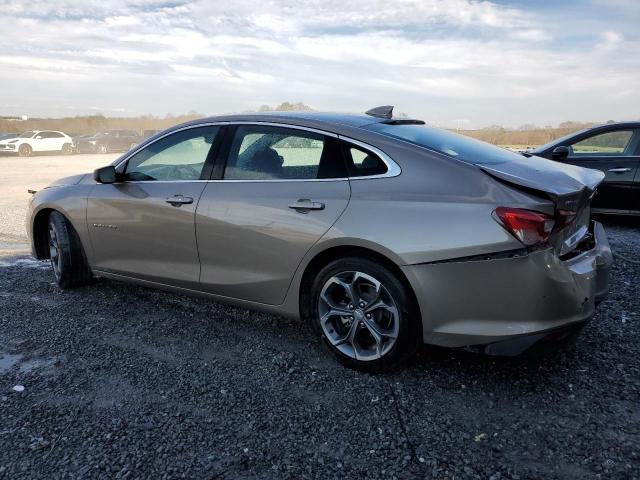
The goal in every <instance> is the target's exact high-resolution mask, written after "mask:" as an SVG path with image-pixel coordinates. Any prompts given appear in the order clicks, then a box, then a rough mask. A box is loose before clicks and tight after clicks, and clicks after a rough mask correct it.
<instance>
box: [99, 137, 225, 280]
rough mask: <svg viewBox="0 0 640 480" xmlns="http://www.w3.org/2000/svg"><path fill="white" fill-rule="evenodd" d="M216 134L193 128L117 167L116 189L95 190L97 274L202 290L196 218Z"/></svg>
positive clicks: (102, 187) (156, 143)
mask: <svg viewBox="0 0 640 480" xmlns="http://www.w3.org/2000/svg"><path fill="white" fill-rule="evenodd" d="M219 130H220V127H218V126H213V125H210V126H194V127H189V128H185V129H182V130H179V131H177V132H174V133H171V134H169V135H167V136H164V137H161V138H160V139H158V140H156V141H154V142H153V143H151V144H149V145H148V146H146V147H145V148H144V149H142V150H140V151H139V152H137V153H136V154H135V155H133V156H131V157H130V158H129V159H128V160H126V161H124V162H123V163H121V164H120V165H119V166H118V168H117V169H116V170H117V171H118V181H117V182H116V183H113V184H97V185H96V186H95V187H93V189H92V190H91V193H90V195H89V198H88V203H87V224H88V229H89V232H90V239H91V246H92V258H91V263H92V267H93V268H94V269H95V270H97V271H104V272H109V273H116V274H122V275H127V276H131V277H135V278H141V279H144V280H149V281H153V282H159V283H163V284H170V285H176V286H180V287H184V288H197V286H198V282H199V276H200V263H199V260H198V251H197V247H196V236H195V218H194V217H195V211H196V206H197V204H198V200H199V198H200V195H201V194H202V190H203V189H204V186H205V184H206V179H207V178H208V177H209V174H210V165H211V161H212V157H211V155H212V154H213V153H212V152H213V150H214V148H215V145H216V142H215V140H216V139H217V138H218V133H219Z"/></svg>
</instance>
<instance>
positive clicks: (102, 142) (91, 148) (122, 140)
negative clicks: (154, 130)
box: [74, 130, 143, 153]
mask: <svg viewBox="0 0 640 480" xmlns="http://www.w3.org/2000/svg"><path fill="white" fill-rule="evenodd" d="M142 140H143V138H142V136H141V135H140V134H138V133H137V132H135V131H133V130H105V131H103V132H99V133H96V134H95V135H92V136H88V137H78V138H76V139H74V143H75V150H76V152H78V153H109V152H126V151H127V150H130V149H131V148H133V147H135V146H136V145H138V144H139V143H140V142H141V141H142Z"/></svg>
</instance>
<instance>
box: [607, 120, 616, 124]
mask: <svg viewBox="0 0 640 480" xmlns="http://www.w3.org/2000/svg"><path fill="white" fill-rule="evenodd" d="M612 123H616V121H615V120H607V125H611V124H612Z"/></svg>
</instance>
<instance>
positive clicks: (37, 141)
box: [0, 130, 73, 157]
mask: <svg viewBox="0 0 640 480" xmlns="http://www.w3.org/2000/svg"><path fill="white" fill-rule="evenodd" d="M34 152H60V153H63V154H65V155H70V154H72V153H73V140H72V139H71V137H70V136H69V135H67V134H66V133H62V132H56V131H53V130H31V131H29V132H24V133H21V134H20V135H16V136H13V137H10V138H5V139H3V140H0V153H16V154H18V155H20V156H21V157H29V156H31V154H33V153H34Z"/></svg>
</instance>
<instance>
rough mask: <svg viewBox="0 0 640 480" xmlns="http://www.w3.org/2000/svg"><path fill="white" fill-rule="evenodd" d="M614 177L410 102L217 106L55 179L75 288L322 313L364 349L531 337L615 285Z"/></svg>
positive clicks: (395, 351) (42, 251)
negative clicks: (513, 146)
mask: <svg viewBox="0 0 640 480" xmlns="http://www.w3.org/2000/svg"><path fill="white" fill-rule="evenodd" d="M603 177H604V175H603V174H602V173H601V172H598V171H595V170H589V169H584V168H580V167H577V166H572V165H562V164H558V163H556V162H553V161H550V160H546V159H542V158H537V157H532V158H524V157H522V156H521V155H518V154H516V153H512V152H509V151H507V150H503V149H501V148H498V147H494V146H491V145H488V144H486V143H483V142H479V141H476V140H473V139H470V138H466V137H463V136H460V135H457V134H454V133H451V132H448V131H445V130H440V129H437V128H433V127H430V126H427V125H425V123H424V122H423V121H420V120H409V119H404V118H403V119H399V118H395V117H393V116H392V108H391V107H378V108H375V109H372V110H370V111H368V112H367V113H366V114H364V115H346V114H321V113H308V112H305V113H295V114H293V113H286V114H273V113H269V114H264V115H263V114H254V115H236V116H224V117H213V118H207V119H202V120H197V121H193V122H189V123H186V124H183V125H179V126H176V127H173V128H171V129H169V130H166V131H164V132H161V133H159V134H157V135H155V136H153V137H151V138H149V139H147V140H146V141H144V142H143V143H142V144H140V145H139V146H137V147H136V148H134V149H133V150H131V151H129V152H128V153H126V154H124V155H123V156H121V157H120V158H119V159H117V160H116V161H115V162H113V164H111V165H108V166H106V167H103V168H100V169H98V170H96V171H95V172H94V173H93V175H91V174H85V175H77V176H74V177H69V178H64V179H62V180H59V181H57V182H55V183H54V184H53V185H51V186H49V187H47V188H45V189H43V190H41V191H39V192H37V193H36V194H35V195H34V196H33V198H32V201H31V204H30V209H29V214H28V215H29V218H28V230H29V234H30V237H31V241H32V250H33V254H34V256H35V257H37V258H40V259H45V258H48V259H50V260H51V264H52V267H53V273H54V275H55V279H56V281H57V283H58V284H59V285H60V287H61V288H72V287H78V286H81V285H85V284H87V283H89V282H90V281H91V280H92V278H93V277H95V276H100V277H107V278H110V279H115V280H122V281H127V282H134V283H138V284H141V285H145V286H149V287H154V288H161V289H165V290H169V291H173V292H180V293H186V294H194V295H200V296H204V297H206V298H210V299H213V300H216V301H221V302H227V303H231V304H234V305H238V306H242V307H247V308H252V309H258V310H263V311H268V312H272V313H276V314H280V315H286V316H290V317H294V318H299V319H305V320H308V321H310V322H311V325H312V326H313V328H314V331H315V332H316V333H317V335H318V336H319V338H321V339H322V341H323V342H324V343H325V344H326V346H327V347H328V349H329V350H330V351H331V352H332V353H333V354H334V355H335V356H336V357H337V359H338V360H339V361H340V362H342V363H343V364H344V365H346V366H348V367H351V368H356V369H359V370H365V371H380V370H385V369H388V368H390V367H392V366H394V365H397V364H398V363H399V362H400V361H402V360H403V359H405V358H406V357H408V356H410V355H411V354H412V353H414V352H415V351H416V349H417V348H418V347H419V346H420V345H421V344H423V343H426V344H433V345H440V346H447V347H471V348H474V349H476V350H481V351H484V352H487V353H495V354H517V353H519V352H521V351H523V350H526V349H527V348H529V347H530V346H531V345H533V344H534V343H536V342H537V341H539V340H541V339H544V338H546V337H554V338H556V337H558V336H563V335H568V334H570V333H573V332H574V331H576V330H578V329H579V328H581V327H582V326H583V325H584V324H585V323H586V322H587V321H588V320H589V319H590V318H591V317H592V315H593V313H594V309H595V305H596V303H597V302H598V301H599V300H601V299H603V298H604V297H605V296H606V294H607V290H608V281H609V271H610V267H611V263H612V256H611V251H610V249H609V245H608V242H607V238H606V235H605V232H604V229H603V227H602V226H601V225H600V224H599V223H597V222H593V221H590V202H591V199H592V197H593V195H594V194H595V192H596V188H597V187H598V185H599V184H600V182H601V181H602V180H603Z"/></svg>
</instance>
